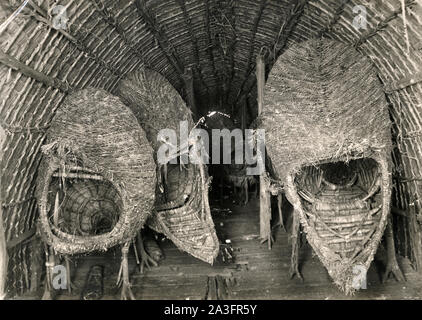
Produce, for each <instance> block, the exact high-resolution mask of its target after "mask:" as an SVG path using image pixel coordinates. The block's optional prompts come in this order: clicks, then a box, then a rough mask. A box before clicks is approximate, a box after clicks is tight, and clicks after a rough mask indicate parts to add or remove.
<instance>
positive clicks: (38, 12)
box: [29, 0, 123, 78]
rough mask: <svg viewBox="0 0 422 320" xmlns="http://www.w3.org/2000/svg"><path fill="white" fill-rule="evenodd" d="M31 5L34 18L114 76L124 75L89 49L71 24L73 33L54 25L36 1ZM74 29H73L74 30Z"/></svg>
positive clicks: (30, 3)
mask: <svg viewBox="0 0 422 320" xmlns="http://www.w3.org/2000/svg"><path fill="white" fill-rule="evenodd" d="M29 5H30V6H31V7H32V8H33V10H31V17H32V18H34V19H35V20H36V21H38V22H41V23H42V24H44V25H46V26H48V27H49V28H50V29H54V30H56V31H57V32H59V33H60V34H62V35H63V36H64V37H65V38H66V39H67V40H68V41H70V42H71V43H72V44H73V45H74V46H75V47H76V48H77V49H78V50H79V51H81V52H84V53H85V56H86V57H87V58H88V59H92V60H94V61H95V62H96V63H97V64H98V65H100V66H101V67H102V68H104V69H106V70H107V71H109V72H110V73H111V75H112V76H114V77H116V78H121V77H122V76H123V75H122V73H121V72H120V71H119V70H118V69H115V68H113V67H112V66H110V65H109V64H107V62H105V61H104V60H103V59H101V58H100V56H99V55H98V54H97V53H94V52H92V51H91V50H89V49H88V47H87V46H86V45H85V44H84V43H83V41H82V40H80V39H81V38H82V37H81V35H80V34H79V33H78V32H77V31H76V28H75V27H74V26H73V25H71V24H69V26H68V28H69V31H71V33H72V34H71V33H69V32H67V31H66V30H63V29H56V28H54V27H53V23H52V21H50V20H49V19H48V18H47V17H48V14H47V12H46V11H45V10H44V9H42V8H41V7H39V6H38V5H37V4H36V3H34V1H32V0H30V1H29ZM72 29H73V31H72Z"/></svg>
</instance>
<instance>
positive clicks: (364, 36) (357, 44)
mask: <svg viewBox="0 0 422 320" xmlns="http://www.w3.org/2000/svg"><path fill="white" fill-rule="evenodd" d="M415 3H416V0H406V1H405V8H407V7H410V6H411V5H414V4H415ZM402 12H403V9H402V7H401V6H400V7H399V8H397V9H396V10H394V11H393V13H392V14H391V15H390V16H388V17H387V18H386V19H384V20H383V21H381V22H379V23H378V24H377V25H376V27H375V28H372V29H369V30H367V31H365V32H363V33H362V35H361V37H360V38H359V39H358V40H357V41H356V42H355V43H354V44H353V46H354V47H355V48H358V47H360V46H361V45H362V44H363V43H365V42H366V41H367V40H368V39H369V38H372V37H373V36H375V35H376V34H377V33H378V32H379V31H382V30H385V29H386V28H387V26H388V24H389V23H390V22H391V21H392V20H394V19H396V18H397V17H398V16H399V15H400V14H401V13H402Z"/></svg>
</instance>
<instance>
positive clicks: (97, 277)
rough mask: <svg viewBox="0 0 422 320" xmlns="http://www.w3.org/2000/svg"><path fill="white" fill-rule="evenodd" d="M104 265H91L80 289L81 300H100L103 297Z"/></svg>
mask: <svg viewBox="0 0 422 320" xmlns="http://www.w3.org/2000/svg"><path fill="white" fill-rule="evenodd" d="M103 281H104V267H103V266H101V265H95V266H91V268H90V269H89V272H88V276H87V278H86V282H85V287H84V289H83V291H82V295H81V299H82V300H100V299H101V298H102V297H103V293H104V287H103Z"/></svg>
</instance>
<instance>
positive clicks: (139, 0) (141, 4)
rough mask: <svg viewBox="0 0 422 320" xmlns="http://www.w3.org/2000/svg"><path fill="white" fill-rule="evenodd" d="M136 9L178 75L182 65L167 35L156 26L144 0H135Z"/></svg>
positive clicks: (181, 71)
mask: <svg viewBox="0 0 422 320" xmlns="http://www.w3.org/2000/svg"><path fill="white" fill-rule="evenodd" d="M135 5H136V9H137V10H138V15H139V16H140V17H141V18H142V19H143V20H144V22H145V25H146V27H147V29H148V31H149V32H150V33H152V35H153V36H154V38H155V39H156V40H157V42H158V45H159V47H160V49H161V51H162V52H163V53H164V55H165V57H166V58H167V60H168V61H169V62H170V64H171V65H172V66H173V68H174V69H175V70H176V71H177V74H178V75H179V77H180V76H181V75H182V74H183V71H184V70H183V67H182V65H181V63H180V62H179V60H178V59H177V57H176V56H175V55H174V48H173V47H172V46H171V45H170V43H169V41H168V39H167V37H166V36H165V34H164V33H163V32H161V30H160V29H159V27H158V24H157V23H156V21H155V19H154V17H152V15H151V14H150V13H149V12H148V9H147V6H146V3H145V0H136V1H135Z"/></svg>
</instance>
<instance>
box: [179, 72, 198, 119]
mask: <svg viewBox="0 0 422 320" xmlns="http://www.w3.org/2000/svg"><path fill="white" fill-rule="evenodd" d="M182 78H183V81H184V83H185V89H186V98H187V100H188V105H189V108H190V110H191V111H192V116H193V119H194V120H195V121H196V120H198V118H199V115H198V110H197V108H196V102H195V89H194V87H193V72H192V69H191V68H186V69H185V72H184V74H183V75H182Z"/></svg>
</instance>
